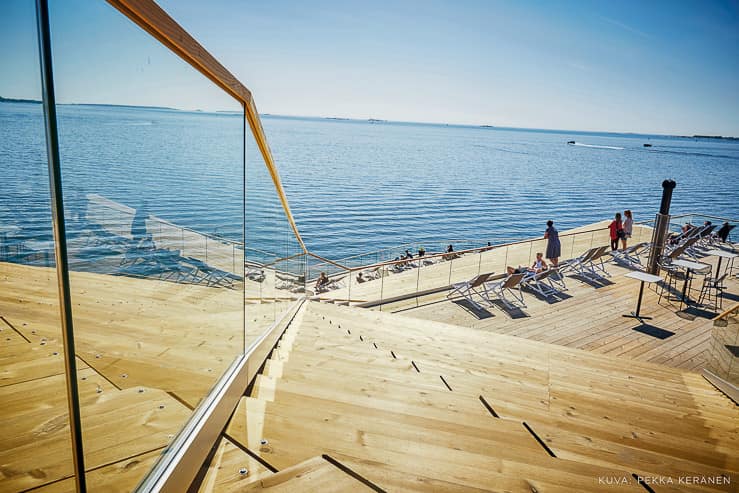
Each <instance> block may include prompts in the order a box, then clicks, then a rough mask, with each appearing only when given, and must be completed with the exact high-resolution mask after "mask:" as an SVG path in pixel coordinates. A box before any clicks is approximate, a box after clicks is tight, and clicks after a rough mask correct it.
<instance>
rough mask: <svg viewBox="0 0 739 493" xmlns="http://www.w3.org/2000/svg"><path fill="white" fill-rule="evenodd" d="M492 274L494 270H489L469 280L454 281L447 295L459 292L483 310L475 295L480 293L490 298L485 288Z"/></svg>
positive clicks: (450, 295) (481, 295)
mask: <svg viewBox="0 0 739 493" xmlns="http://www.w3.org/2000/svg"><path fill="white" fill-rule="evenodd" d="M492 275H493V273H492V272H488V273H487V274H480V275H479V276H475V277H473V278H472V279H470V280H469V281H462V282H457V283H454V284H452V290H451V291H449V293H447V295H446V297H447V298H451V297H452V296H454V295H455V293H458V294H459V295H461V296H462V297H463V298H464V299H466V300H467V301H468V302H469V303H470V304H472V305H473V306H474V307H475V308H477V309H478V310H482V307H481V306H480V304H479V303H477V302H476V301H475V300H474V299H473V296H474V295H478V296H480V297H481V298H483V299H486V300H487V299H488V296H487V292H486V289H485V283H486V282H487V280H488V279H489V278H490V276H492Z"/></svg>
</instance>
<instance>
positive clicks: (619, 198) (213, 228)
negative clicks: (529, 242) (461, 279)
mask: <svg viewBox="0 0 739 493" xmlns="http://www.w3.org/2000/svg"><path fill="white" fill-rule="evenodd" d="M57 111H58V120H59V136H60V137H59V138H60V162H61V169H62V180H63V191H64V199H65V213H66V215H67V217H68V218H69V219H70V221H69V222H70V224H71V225H72V229H74V227H75V225H79V224H82V223H83V221H82V219H81V218H84V217H85V211H86V208H87V207H89V197H90V196H91V195H94V196H102V197H104V198H105V199H107V200H111V201H114V202H116V203H118V204H122V205H124V206H127V207H130V208H132V209H136V210H139V209H143V210H145V211H146V212H147V214H153V215H156V217H158V218H161V219H164V220H166V221H168V222H170V223H173V224H175V225H178V226H181V227H183V228H188V229H190V230H194V231H197V232H200V233H202V234H204V235H214V236H218V237H223V238H228V239H231V240H233V241H237V242H243V241H244V237H246V244H247V247H248V248H253V249H254V250H255V251H262V252H269V255H273V256H274V257H275V258H276V257H279V256H281V255H286V254H292V253H296V252H297V246H296V245H297V243H296V241H295V239H294V236H293V234H292V231H291V230H290V227H289V225H288V223H287V221H286V219H285V215H284V213H283V212H282V208H281V204H280V201H279V199H278V197H277V194H276V193H275V189H274V186H273V184H272V181H271V177H270V175H269V173H268V172H267V169H266V166H265V165H264V161H263V160H262V158H261V154H260V152H259V150H258V148H257V146H256V144H255V143H254V141H253V139H252V138H251V136H250V134H249V132H248V131H247V132H246V134H245V129H244V120H243V117H242V116H241V115H239V114H235V113H225V112H224V113H207V112H198V111H192V112H190V111H180V110H173V109H167V108H141V107H122V106H105V105H59V106H58V108H57ZM262 122H263V126H264V131H265V133H266V135H267V138H268V141H269V144H270V147H271V151H272V154H273V156H274V159H275V163H276V165H277V168H278V170H279V174H280V177H281V180H282V183H283V185H284V189H285V192H286V195H287V198H288V201H289V205H290V208H291V210H292V213H293V215H294V217H295V221H296V223H297V226H298V229H299V231H300V234H301V236H302V238H303V240H304V242H305V244H306V246H307V247H308V249H309V250H311V251H312V252H314V253H316V254H318V255H320V256H323V257H326V258H329V259H334V260H338V259H344V258H346V257H350V256H355V255H359V254H363V253H366V252H375V251H385V252H392V251H393V249H394V248H395V249H397V247H398V246H399V245H406V244H407V245H412V247H413V248H416V247H417V246H424V248H426V250H428V251H433V250H435V249H437V248H441V246H442V245H446V244H449V243H452V244H455V246H456V247H457V249H459V247H473V246H482V245H486V244H487V243H488V242H490V243H492V244H496V243H502V242H507V241H512V240H516V239H523V238H528V237H533V236H539V235H541V234H543V231H544V229H545V227H546V221H547V220H550V219H551V220H553V221H554V222H555V226H556V227H558V228H559V229H560V230H565V229H569V228H573V227H577V226H582V225H585V224H588V223H592V222H595V221H600V220H603V219H608V218H612V217H613V215H614V214H615V213H616V212H622V211H623V210H624V209H631V210H632V211H633V213H634V217H635V220H637V221H640V220H649V219H653V218H654V216H655V214H656V212H657V210H658V207H659V203H660V198H661V193H662V188H661V183H662V181H663V180H665V179H668V178H669V179H673V180H675V181H676V182H677V188H676V189H675V191H674V195H673V200H672V209H671V210H672V212H673V213H676V214H677V213H702V214H711V215H715V216H720V217H729V218H739V188H738V184H739V141H731V140H719V139H708V138H688V137H671V136H659V135H640V134H612V133H598V132H580V131H564V130H535V129H514V128H498V127H480V126H461V125H445V124H420V123H410V122H409V123H405V122H386V121H377V120H372V121H359V120H345V119H332V118H303V117H283V116H274V115H264V116H263V117H262ZM245 135H246V137H245ZM568 142H574V144H571V143H570V144H568ZM645 144H646V145H648V146H647V147H645ZM244 160H246V171H244V166H243V163H244ZM0 172H1V173H2V175H1V177H2V178H1V179H0V242H2V241H4V242H6V243H8V242H10V241H16V242H25V243H28V242H31V243H30V244H31V245H33V244H38V242H48V241H50V240H51V220H50V218H51V213H50V210H51V209H50V199H49V177H48V169H47V154H46V143H45V137H44V123H43V112H42V107H41V105H40V104H33V103H15V102H2V103H0ZM244 188H246V193H244ZM244 214H245V215H246V223H245V224H244V219H243V218H244ZM79 227H82V226H79ZM70 234H74V231H71V232H70ZM34 242H36V243H34ZM265 255H267V254H265ZM269 255H267V256H269ZM390 255H391V256H392V254H390Z"/></svg>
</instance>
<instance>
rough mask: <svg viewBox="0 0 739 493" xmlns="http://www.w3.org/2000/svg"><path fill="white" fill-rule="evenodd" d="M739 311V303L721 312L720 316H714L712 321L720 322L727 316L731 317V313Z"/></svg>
mask: <svg viewBox="0 0 739 493" xmlns="http://www.w3.org/2000/svg"><path fill="white" fill-rule="evenodd" d="M737 310H739V302H736V303H734V306H732V307H731V308H729V309H728V310H726V311H725V312H723V313H722V314H721V315H716V316H715V317H714V318H713V319H714V320H722V319H724V318H726V317H728V316H729V315H731V314H732V313H733V312H735V311H737Z"/></svg>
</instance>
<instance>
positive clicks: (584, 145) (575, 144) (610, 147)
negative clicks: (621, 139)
mask: <svg viewBox="0 0 739 493" xmlns="http://www.w3.org/2000/svg"><path fill="white" fill-rule="evenodd" d="M570 145H573V146H578V147H592V148H594V149H615V150H617V151H623V150H624V148H623V147H616V146H598V145H594V144H581V143H580V142H575V143H574V144H570Z"/></svg>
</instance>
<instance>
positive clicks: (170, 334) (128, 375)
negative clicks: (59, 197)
mask: <svg viewBox="0 0 739 493" xmlns="http://www.w3.org/2000/svg"><path fill="white" fill-rule="evenodd" d="M69 9H70V6H69V5H68V4H67V3H66V2H60V1H55V2H52V4H51V29H52V41H53V51H54V63H55V73H56V89H57V102H58V106H57V112H58V115H59V133H60V153H61V167H62V176H63V183H64V195H65V203H66V206H67V212H68V214H67V241H68V243H69V248H70V262H71V270H72V272H71V288H72V303H73V307H74V310H73V316H74V323H75V340H76V346H77V353H78V355H79V357H80V359H81V360H83V361H84V362H85V363H86V364H87V365H89V367H90V371H91V372H92V374H94V375H95V377H96V378H102V379H104V381H105V382H107V383H106V386H105V387H104V388H103V395H99V396H97V397H98V401H97V402H96V403H95V404H94V405H92V406H88V407H83V409H82V417H83V434H84V448H85V458H86V460H87V467H88V470H89V469H92V468H99V467H102V466H107V467H111V465H112V466H113V467H115V465H116V464H122V463H123V462H122V461H125V460H127V459H128V458H130V457H133V456H136V455H139V454H143V453H144V452H147V453H151V452H157V453H159V452H161V453H164V452H165V451H166V450H167V449H166V447H167V445H168V444H169V443H170V442H171V440H172V439H173V437H174V436H175V435H176V434H177V433H178V432H179V431H180V430H181V429H182V427H183V425H184V424H185V423H186V421H187V420H188V419H189V418H190V416H191V413H192V409H193V408H194V407H196V406H197V405H198V404H199V403H200V402H201V401H202V400H203V399H204V398H205V397H206V396H207V394H208V393H209V391H210V390H211V388H212V386H213V385H214V383H215V382H216V381H217V380H218V378H219V377H220V376H221V375H222V374H223V372H224V371H225V370H226V369H227V368H228V366H229V365H230V364H231V363H232V362H233V361H234V360H235V358H237V357H238V356H239V355H241V354H243V352H244V347H245V341H244V337H245V335H244V300H245V290H244V253H243V252H244V250H243V244H244V222H243V208H244V152H245V149H244V146H245V141H244V138H245V136H244V123H243V122H244V119H243V110H242V107H241V105H240V103H238V102H237V101H235V100H234V99H232V98H231V97H229V96H228V95H227V94H225V93H224V92H223V91H221V90H220V89H219V88H217V87H216V86H215V85H213V84H212V83H211V81H209V80H208V79H206V78H205V77H203V76H202V75H201V74H200V73H198V72H197V71H195V70H194V69H193V68H192V67H190V66H189V65H187V64H186V63H185V62H183V61H182V60H180V59H179V58H178V57H177V56H176V55H174V54H173V53H172V52H170V51H169V50H168V49H167V48H165V47H164V46H162V45H161V44H160V43H159V42H158V41H156V40H155V39H154V38H152V37H151V36H150V35H149V34H147V33H146V32H145V31H143V30H142V29H140V28H139V27H138V26H136V25H135V24H134V23H132V22H131V21H130V20H128V19H127V18H126V17H124V16H122V15H121V14H120V13H119V12H118V11H117V10H115V9H113V8H112V7H110V6H109V5H107V4H106V3H104V2H80V3H78V4H76V5H75V7H74V9H75V15H68V12H69ZM89 18H94V19H95V22H83V21H82V19H89ZM111 53H115V56H111ZM141 416H147V419H146V420H142V419H141ZM146 469H147V468H146V467H142V468H141V475H142V476H143V474H144V473H145V472H146ZM138 479H140V478H136V477H132V478H131V480H132V481H133V484H131V485H130V487H131V489H132V488H133V487H134V486H135V483H136V481H137V480H138Z"/></svg>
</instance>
